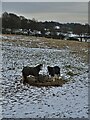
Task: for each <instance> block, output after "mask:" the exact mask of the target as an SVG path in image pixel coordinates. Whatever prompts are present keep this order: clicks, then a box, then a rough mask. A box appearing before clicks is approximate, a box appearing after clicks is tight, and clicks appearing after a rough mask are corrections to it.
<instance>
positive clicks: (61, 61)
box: [1, 36, 88, 118]
mask: <svg viewBox="0 0 90 120" xmlns="http://www.w3.org/2000/svg"><path fill="white" fill-rule="evenodd" d="M6 39H9V40H10V39H20V36H19V38H18V37H16V36H14V37H13V36H11V37H6V36H4V37H3V43H2V44H3V47H2V55H3V58H2V62H3V63H2V77H3V80H2V83H1V84H2V87H3V90H2V96H3V102H2V115H3V117H5V118H12V117H13V118H38V117H41V118H44V117H46V118H64V117H65V118H69V117H72V118H77V117H79V118H82V117H85V118H88V65H87V64H86V63H84V62H83V61H82V59H81V58H80V57H76V56H75V54H72V53H71V51H70V49H69V48H67V49H66V48H65V49H60V50H57V49H49V48H48V47H47V46H45V49H44V48H30V47H26V46H21V45H16V44H15V42H6V41H5V40H6ZM23 39H24V38H23ZM36 39H37V38H36ZM40 63H43V70H42V71H40V73H41V74H47V65H51V66H54V65H58V66H60V68H61V76H62V77H63V79H66V80H67V81H68V83H66V84H64V85H63V86H62V87H40V88H38V87H33V86H24V85H23V84H20V80H21V71H22V68H23V66H25V65H29V66H35V65H37V64H40ZM70 73H71V74H70Z"/></svg>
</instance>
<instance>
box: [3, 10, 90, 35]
mask: <svg viewBox="0 0 90 120" xmlns="http://www.w3.org/2000/svg"><path fill="white" fill-rule="evenodd" d="M55 26H59V28H55ZM2 28H4V29H7V28H9V29H11V30H13V29H26V30H31V31H34V30H38V31H41V33H42V34H45V31H46V30H47V31H50V32H56V31H58V32H62V33H67V32H69V31H72V33H74V34H78V35H81V34H85V33H87V34H89V35H90V25H89V24H80V23H59V22H54V21H45V22H42V21H40V22H39V21H37V20H35V19H34V18H33V19H32V20H31V19H27V18H25V17H24V16H18V15H16V14H14V13H7V12H4V13H3V14H2Z"/></svg>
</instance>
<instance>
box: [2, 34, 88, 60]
mask: <svg viewBox="0 0 90 120" xmlns="http://www.w3.org/2000/svg"><path fill="white" fill-rule="evenodd" d="M8 36H12V35H8ZM18 37H19V35H18ZM20 37H21V38H18V39H17V38H16V39H13V40H12V39H9V40H8V39H7V40H5V41H4V42H12V43H14V44H16V46H18V45H19V46H24V47H30V48H38V47H39V48H51V49H52V48H55V49H69V50H71V52H70V54H75V56H76V57H77V56H80V57H81V58H82V60H84V61H85V62H88V47H89V43H86V42H79V41H73V40H72V41H71V40H60V39H51V38H44V37H33V36H20Z"/></svg>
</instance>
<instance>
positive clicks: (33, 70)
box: [22, 64, 43, 83]
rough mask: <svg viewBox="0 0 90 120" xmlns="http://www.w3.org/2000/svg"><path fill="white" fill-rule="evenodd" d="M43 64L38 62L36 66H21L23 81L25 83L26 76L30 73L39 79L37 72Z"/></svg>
mask: <svg viewBox="0 0 90 120" xmlns="http://www.w3.org/2000/svg"><path fill="white" fill-rule="evenodd" d="M42 66H43V64H39V65H37V66H36V67H29V66H26V67H24V68H23V70H22V76H23V83H26V82H27V81H28V80H27V76H29V75H32V76H34V77H35V78H37V79H39V72H40V70H41V69H42Z"/></svg>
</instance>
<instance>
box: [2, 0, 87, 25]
mask: <svg viewBox="0 0 90 120" xmlns="http://www.w3.org/2000/svg"><path fill="white" fill-rule="evenodd" d="M3 1H10V0H3ZM15 1H16V0H15ZM18 1H20V0H18ZM59 1H60V0H59ZM82 1H84V0H82ZM5 11H7V12H11V13H15V14H17V15H22V16H25V17H26V18H28V19H32V18H35V19H36V20H38V21H57V22H63V23H66V22H79V23H88V2H23V0H22V2H2V12H5Z"/></svg>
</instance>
